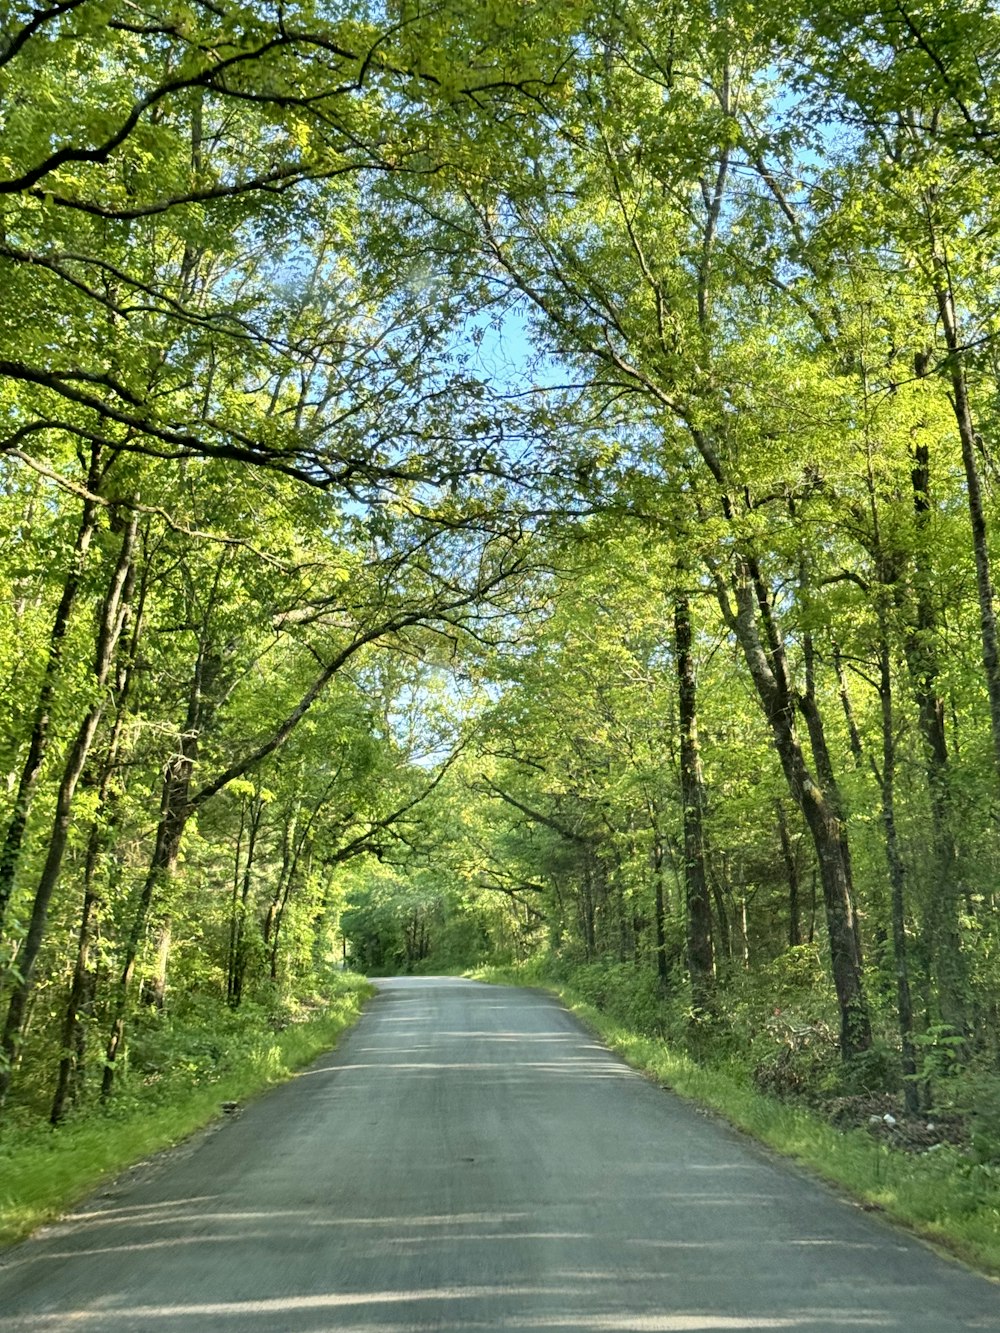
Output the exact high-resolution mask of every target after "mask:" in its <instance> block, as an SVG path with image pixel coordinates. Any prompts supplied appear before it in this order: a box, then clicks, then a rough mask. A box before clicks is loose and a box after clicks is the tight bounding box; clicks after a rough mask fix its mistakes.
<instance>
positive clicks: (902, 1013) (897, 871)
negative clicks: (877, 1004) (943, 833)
mask: <svg viewBox="0 0 1000 1333" xmlns="http://www.w3.org/2000/svg"><path fill="white" fill-rule="evenodd" d="M879 700H880V703H881V711H882V773H881V784H880V785H881V789H882V825H883V827H884V829H885V850H886V858H887V860H888V862H889V886H890V890H891V895H892V947H893V958H894V961H895V967H896V1012H897V1016H898V1021H899V1037H900V1045H901V1049H902V1065H903V1095H904V1098H905V1100H906V1109H907V1111H909V1112H910V1113H911V1114H916V1112H917V1111H918V1110H919V1109H920V1105H919V1103H920V1097H919V1092H918V1089H917V1055H916V1048H915V1047H914V1044H913V1003H912V1000H911V997H910V973H909V962H908V958H907V945H906V870H905V867H904V865H903V858H902V856H901V854H900V850H899V839H898V836H897V833H896V804H895V802H896V739H895V735H894V728H893V708H892V674H891V670H890V658H889V646H888V643H887V642H886V636H885V626H884V624H883V626H882V643H881V644H880V645H879Z"/></svg>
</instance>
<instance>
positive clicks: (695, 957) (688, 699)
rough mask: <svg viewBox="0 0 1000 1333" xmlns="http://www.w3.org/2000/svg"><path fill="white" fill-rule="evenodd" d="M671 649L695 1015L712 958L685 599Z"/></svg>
mask: <svg viewBox="0 0 1000 1333" xmlns="http://www.w3.org/2000/svg"><path fill="white" fill-rule="evenodd" d="M674 646H675V662H676V671H677V697H678V714H679V722H680V743H681V765H680V777H681V804H682V806H683V811H684V884H685V903H686V908H687V923H686V925H687V967H688V975H689V976H690V979H691V997H692V1003H693V1007H694V1009H695V1010H696V1011H699V1010H707V1009H709V1008H711V1004H712V997H713V990H714V981H715V956H714V951H713V947H712V904H711V899H710V897H709V891H708V879H707V876H706V873H705V833H704V809H705V793H704V780H703V777H702V768H701V753H700V750H699V745H698V710H697V685H696V682H695V672H694V657H693V654H692V628H691V608H690V604H689V601H688V598H687V596H686V595H685V594H683V593H677V594H676V596H675V599H674Z"/></svg>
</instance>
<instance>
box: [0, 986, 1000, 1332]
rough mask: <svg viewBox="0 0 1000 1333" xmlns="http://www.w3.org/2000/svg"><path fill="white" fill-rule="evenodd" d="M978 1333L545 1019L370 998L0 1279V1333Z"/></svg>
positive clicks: (983, 1310)
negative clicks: (349, 1023)
mask: <svg viewBox="0 0 1000 1333" xmlns="http://www.w3.org/2000/svg"><path fill="white" fill-rule="evenodd" d="M61 1329H66V1330H70V1329H72V1330H87V1329H92V1330H95V1331H100V1333H128V1331H129V1330H143V1333H216V1331H218V1333H222V1331H223V1330H225V1331H226V1333H235V1331H236V1330H240V1331H241V1333H242V1331H243V1330H246V1331H247V1333H275V1331H277V1333H284V1331H287V1333H307V1331H308V1333H319V1331H320V1330H325V1329H337V1330H352V1331H353V1333H409V1331H410V1330H427V1329H437V1330H454V1333H473V1330H478V1329H517V1330H522V1331H524V1333H543V1331H544V1333H548V1331H549V1330H560V1329H561V1330H579V1333H589V1331H590V1330H622V1331H623V1333H624V1331H625V1330H636V1331H637V1333H640V1331H641V1333H660V1331H661V1330H662V1331H663V1333H667V1331H670V1333H674V1331H683V1333H690V1331H693V1330H697V1331H699V1333H722V1331H723V1330H727V1331H728V1330H736V1329H791V1330H796V1331H797V1333H844V1331H845V1330H864V1329H870V1330H878V1331H879V1333H953V1331H954V1330H961V1329H993V1330H998V1331H1000V1286H997V1285H994V1284H991V1283H989V1282H987V1281H985V1280H983V1279H980V1278H977V1277H975V1276H973V1275H971V1274H968V1273H966V1272H965V1271H964V1270H963V1269H961V1268H960V1267H958V1266H957V1265H954V1264H951V1263H949V1262H947V1261H945V1260H942V1259H939V1258H938V1257H937V1256H936V1255H934V1254H933V1253H932V1252H931V1251H930V1250H929V1249H927V1248H926V1247H925V1246H923V1245H921V1244H919V1243H918V1242H916V1241H913V1240H911V1239H909V1238H907V1237H906V1236H904V1235H902V1234H899V1233H897V1232H894V1231H893V1230H891V1229H890V1228H889V1227H888V1226H886V1225H884V1224H883V1223H882V1222H881V1221H880V1220H879V1219H878V1218H876V1217H873V1216H871V1215H869V1214H866V1213H864V1212H862V1211H861V1210H860V1209H858V1208H856V1207H853V1206H851V1205H850V1204H847V1203H844V1202H842V1201H840V1200H839V1199H837V1198H835V1197H834V1196H833V1195H831V1194H829V1193H828V1192H827V1191H825V1190H824V1189H823V1188H822V1187H820V1186H819V1185H816V1184H814V1183H812V1182H811V1181H810V1180H808V1179H806V1178H805V1177H803V1176H802V1175H800V1174H799V1173H798V1172H797V1171H795V1170H794V1169H792V1168H789V1167H786V1166H784V1165H782V1164H781V1163H779V1162H776V1161H772V1160H771V1159H770V1158H769V1157H768V1156H767V1155H766V1154H765V1153H763V1152H761V1151H757V1150H756V1149H755V1148H754V1147H753V1146H748V1145H747V1144H746V1142H745V1141H744V1140H743V1139H742V1138H740V1136H738V1135H737V1134H735V1133H731V1132H729V1131H728V1130H727V1129H726V1128H724V1127H720V1126H719V1125H718V1124H716V1123H715V1122H714V1121H712V1120H711V1119H709V1118H707V1117H705V1116H703V1115H701V1114H699V1113H698V1112H697V1111H696V1110H694V1109H693V1108H691V1107H690V1106H688V1105H686V1104H685V1103H683V1102H681V1101H679V1100H677V1099H676V1098H675V1097H673V1096H672V1095H671V1094H669V1093H665V1092H663V1091H661V1090H660V1089H658V1088H656V1087H654V1086H653V1085H652V1084H650V1083H649V1082H647V1081H646V1080H644V1079H643V1078H642V1077H640V1076H639V1075H637V1074H635V1073H633V1072H632V1071H630V1070H629V1069H628V1068H627V1067H626V1066H625V1065H624V1064H622V1062H621V1061H620V1060H618V1059H617V1058H616V1057H615V1056H613V1055H610V1054H609V1053H608V1052H607V1051H605V1050H604V1049H603V1048H602V1047H601V1046H599V1045H598V1044H597V1043H596V1042H595V1041H594V1039H593V1038H591V1037H590V1036H588V1035H587V1033H586V1032H585V1031H584V1030H583V1029H582V1028H581V1027H580V1026H579V1025H578V1023H577V1022H576V1021H575V1020H574V1019H573V1018H572V1016H571V1015H569V1014H568V1013H567V1012H566V1011H565V1010H564V1009H562V1008H561V1006H559V1005H558V1004H557V1003H556V1002H555V1001H553V1000H550V999H548V998H546V997H545V996H542V995H539V994H536V993H533V992H527V991H518V990H512V989H505V988H500V987H494V986H484V985H478V984H476V983H474V982H466V981H459V980H451V979H437V978H427V979H413V980H410V979H400V980H394V981H387V982H383V983H382V984H381V986H380V990H379V994H378V996H377V997H376V998H375V999H374V1000H373V1001H372V1002H371V1005H370V1007H369V1008H368V1010H367V1011H366V1013H365V1015H364V1016H363V1018H362V1020H361V1022H360V1023H359V1024H358V1025H357V1027H356V1028H354V1029H353V1031H352V1032H351V1033H350V1034H349V1035H348V1036H347V1038H346V1039H345V1040H344V1041H343V1043H342V1045H341V1046H340V1047H339V1049H338V1050H337V1051H336V1052H334V1053H332V1054H330V1055H329V1056H327V1057H326V1058H324V1059H322V1060H320V1061H319V1063H318V1064H316V1065H315V1066H314V1067H313V1068H311V1069H310V1070H308V1071H305V1072H304V1073H303V1074H301V1075H300V1076H299V1077H297V1078H295V1079H293V1080H292V1081H291V1082H290V1083H288V1084H285V1085H283V1086H282V1087H280V1088H278V1089H277V1090H276V1091H274V1092H273V1093H270V1094H269V1095H268V1096H266V1097H264V1098H262V1099H261V1100H259V1101H257V1102H255V1103H254V1104H252V1105H251V1106H249V1107H247V1108H246V1109H245V1110H244V1111H243V1112H242V1113H241V1114H239V1115H238V1116H237V1117H234V1118H232V1119H228V1120H226V1121H225V1122H224V1123H223V1124H222V1126H221V1127H220V1128H219V1129H217V1130H216V1131H214V1132H211V1133H209V1134H207V1135H204V1136H202V1137H200V1138H199V1139H197V1140H195V1141H193V1143H192V1144H189V1145H188V1146H187V1147H185V1148H183V1149H181V1150H179V1151H178V1152H177V1153H176V1154H173V1155H171V1156H170V1157H168V1158H167V1159H165V1160H164V1161H162V1162H159V1163H154V1164H153V1165H151V1166H148V1167H146V1168H142V1169H139V1170H138V1171H135V1172H133V1173H129V1175H128V1176H127V1177H126V1178H124V1179H123V1180H122V1181H121V1182H119V1183H118V1184H117V1185H116V1186H115V1187H113V1188H112V1189H110V1190H109V1191H107V1192H105V1194H104V1195H102V1196H101V1197H99V1198H98V1199H96V1200H94V1201H92V1202H91V1203H89V1204H87V1205H85V1206H83V1207H81V1208H80V1209H79V1210H78V1211H77V1212H76V1213H75V1214H73V1215H72V1216H71V1217H69V1218H67V1219H66V1220H65V1221H64V1222H61V1223H60V1224H59V1225H57V1226H54V1227H51V1228H49V1229H47V1230H46V1231H45V1232H44V1233H43V1234H42V1235H40V1236H39V1237H37V1238H35V1239H33V1240H31V1241H29V1242H27V1243H26V1244H24V1245H21V1246H19V1247H18V1248H16V1249H14V1250H11V1251H9V1252H8V1253H7V1254H6V1255H4V1256H3V1259H2V1260H0V1333H13V1331H14V1330H17V1331H18V1333H22V1331H24V1333H27V1331H28V1330H31V1331H32V1333H34V1331H35V1330H37V1331H38V1333H41V1331H42V1330H61Z"/></svg>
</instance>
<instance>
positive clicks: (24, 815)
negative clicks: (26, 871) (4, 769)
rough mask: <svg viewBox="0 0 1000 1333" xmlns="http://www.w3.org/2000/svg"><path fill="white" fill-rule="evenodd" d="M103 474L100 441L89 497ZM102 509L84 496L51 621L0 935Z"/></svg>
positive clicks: (0, 907)
mask: <svg viewBox="0 0 1000 1333" xmlns="http://www.w3.org/2000/svg"><path fill="white" fill-rule="evenodd" d="M101 475H102V474H101V450H100V446H99V445H96V444H95V445H94V446H93V448H92V450H91V455H90V468H89V470H88V474H87V491H88V493H89V495H96V494H97V493H98V492H99V490H100V486H101ZM99 511H100V505H99V503H98V501H97V500H96V499H90V498H87V499H85V500H84V502H83V510H82V513H81V516H80V527H79V529H78V530H77V535H76V543H75V545H74V547H73V555H72V558H71V560H70V566H69V569H68V571H67V573H66V577H65V579H64V580H63V588H62V596H61V597H60V599H59V605H58V607H57V608H56V614H55V618H54V619H53V621H52V629H51V630H50V632H49V649H48V657H47V658H46V662H45V674H44V676H43V677H42V684H41V688H40V689H39V692H38V699H37V702H36V704H35V715H34V720H33V722H32V728H31V736H30V738H29V740H28V753H27V755H26V757H25V761H24V767H23V768H22V770H21V777H20V781H19V783H18V787H17V792H16V794H15V796H14V808H13V813H12V815H11V817H10V822H9V823H8V825H7V830H6V833H5V835H4V840H3V845H2V847H0V938H2V935H3V927H4V921H5V918H6V915H7V907H8V904H9V903H10V898H11V895H12V893H13V891H14V885H15V881H16V878H17V871H18V867H19V865H20V861H21V848H22V845H23V843H24V832H25V829H26V827H27V824H28V815H29V814H30V813H31V806H32V801H33V799H34V794H35V788H36V786H37V785H38V777H39V774H40V772H41V769H42V764H43V762H44V760H45V756H46V754H47V753H48V748H49V736H50V730H51V724H52V700H53V698H54V696H55V689H56V683H57V681H58V678H59V671H60V668H61V666H62V655H63V645H64V642H65V639H66V631H67V629H68V628H69V620H70V615H71V613H72V610H73V605H74V603H75V601H76V596H77V593H78V592H79V588H80V579H81V578H82V576H83V569H84V565H85V564H86V560H87V552H88V550H89V549H90V543H91V539H92V538H93V535H94V530H95V528H96V526H97V515H98V513H99Z"/></svg>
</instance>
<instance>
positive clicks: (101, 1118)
mask: <svg viewBox="0 0 1000 1333" xmlns="http://www.w3.org/2000/svg"><path fill="white" fill-rule="evenodd" d="M371 992H372V988H371V987H370V986H369V985H367V983H365V982H363V981H362V980H361V979H360V978H358V979H357V984H356V985H354V986H347V985H345V986H342V987H341V988H339V990H338V993H337V994H336V995H335V997H334V999H333V1000H332V1002H331V1003H330V1005H329V1006H327V1007H324V1008H323V1010H322V1011H321V1012H318V1013H317V1014H316V1015H315V1016H314V1017H311V1018H309V1019H307V1020H305V1021H303V1022H297V1023H292V1024H291V1025H289V1026H288V1027H286V1028H285V1029H284V1030H283V1031H281V1032H279V1033H275V1034H268V1035H267V1036H263V1035H262V1036H261V1037H260V1038H259V1039H258V1040H256V1041H255V1042H254V1043H253V1044H252V1045H251V1046H250V1048H249V1049H248V1050H246V1051H245V1052H243V1053H241V1057H240V1060H239V1064H238V1067H237V1068H233V1069H230V1070H228V1071H227V1072H226V1073H225V1074H224V1075H223V1076H222V1077H221V1078H219V1079H218V1080H217V1081H213V1082H211V1083H210V1084H209V1085H208V1086H201V1087H195V1088H190V1087H189V1088H177V1089H173V1090H171V1091H170V1092H168V1093H167V1094H165V1095H163V1096H162V1097H161V1098H159V1099H149V1098H146V1099H140V1098H137V1097H134V1096H133V1097H128V1096H126V1097H125V1098H123V1100H122V1101H121V1102H120V1103H119V1102H115V1103H113V1104H112V1107H111V1109H109V1110H108V1111H107V1112H100V1111H94V1112H91V1114H89V1115H87V1116H85V1117H83V1116H81V1117H80V1118H78V1119H73V1120H68V1121H67V1122H66V1123H65V1124H63V1125H61V1126H60V1127H59V1128H58V1129H53V1128H52V1127H51V1126H48V1125H45V1126H42V1125H37V1124H35V1125H31V1126H27V1127H20V1126H12V1127H10V1128H9V1129H8V1130H6V1131H5V1133H4V1134H3V1136H2V1137H0V1245H11V1244H13V1243H14V1242H16V1241H18V1240H21V1239H23V1238H24V1237H25V1236H27V1235H28V1234H29V1233H30V1232H31V1231H33V1230H35V1228H36V1227H39V1226H41V1225H42V1224H43V1223H45V1222H48V1221H51V1220H52V1219H53V1218H55V1217H57V1216H59V1215H60V1214H61V1213H64V1212H65V1211H66V1210H67V1209H68V1208H70V1207H72V1206H73V1205H74V1204H75V1203H77V1202H79V1200H80V1199H82V1198H84V1197H85V1196H86V1195H88V1194H90V1193H91V1192H92V1191H93V1190H95V1189H96V1188H97V1187H98V1186H99V1185H100V1184H101V1183H102V1182H104V1181H105V1180H107V1179H108V1178H109V1177H111V1176H114V1175H116V1174H117V1173H118V1172H120V1171H122V1170H124V1169H125V1168H126V1167H128V1166H131V1165H133V1164H134V1163H135V1162H138V1161H141V1160H142V1159H143V1158H145V1157H149V1156H151V1155H152V1154H154V1153H157V1152H161V1151H162V1150H163V1149H165V1148H170V1147H173V1146H174V1145H175V1144H177V1143H180V1142H181V1141H182V1140H183V1139H185V1138H188V1137H189V1136H190V1135H191V1134H193V1133H195V1132H196V1131H197V1130H199V1129H202V1128H204V1127H205V1126H206V1125H208V1124H210V1123H211V1122H212V1121H213V1120H217V1119H218V1118H220V1117H221V1116H222V1115H223V1111H222V1103H223V1102H229V1101H232V1102H241V1103H242V1102H245V1101H247V1100H248V1099H249V1098H251V1097H253V1096H255V1095H256V1094H258V1093H260V1092H263V1091H264V1090H265V1089H267V1088H269V1087H271V1086H273V1085H274V1084H276V1083H280V1082H283V1081H284V1080H285V1079H287V1078H290V1077H291V1075H292V1074H293V1073H294V1072H295V1070H297V1069H301V1068H302V1067H303V1066H305V1065H308V1064H311V1063H312V1061H313V1060H315V1059H316V1058H317V1057H318V1056H319V1055H321V1054H322V1053H323V1052H324V1051H327V1050H329V1049H330V1048H331V1047H332V1046H335V1045H336V1043H337V1040H338V1038H339V1037H340V1036H341V1034H342V1033H343V1032H344V1030H345V1029H346V1028H347V1027H349V1026H350V1025H351V1024H352V1023H354V1022H355V1020H356V1019H357V1017H358V1016H359V1014H360V1012H361V1007H362V1005H363V1003H364V1001H365V1000H366V999H367V998H368V996H369V995H370V994H371Z"/></svg>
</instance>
